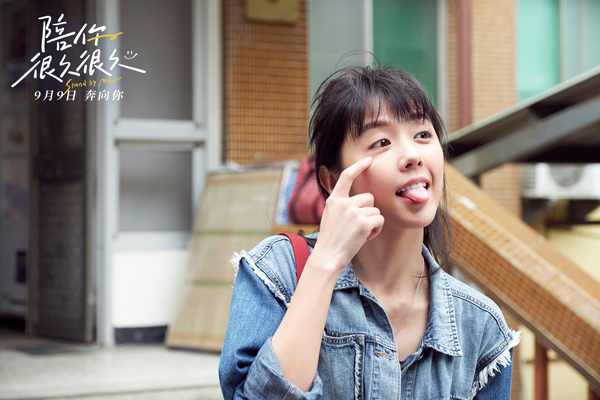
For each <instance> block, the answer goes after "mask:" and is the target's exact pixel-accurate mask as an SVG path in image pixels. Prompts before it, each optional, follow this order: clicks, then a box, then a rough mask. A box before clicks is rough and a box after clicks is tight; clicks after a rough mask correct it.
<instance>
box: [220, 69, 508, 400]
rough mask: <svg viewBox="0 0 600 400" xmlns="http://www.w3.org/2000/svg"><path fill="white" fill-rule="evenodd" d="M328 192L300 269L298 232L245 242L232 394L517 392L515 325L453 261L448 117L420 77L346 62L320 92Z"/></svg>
mask: <svg viewBox="0 0 600 400" xmlns="http://www.w3.org/2000/svg"><path fill="white" fill-rule="evenodd" d="M313 105H314V114H313V117H312V119H311V123H310V128H311V144H312V146H313V148H314V154H315V160H316V167H317V174H318V181H319V184H320V189H321V192H322V194H323V196H324V198H325V199H326V207H325V211H324V213H323V217H322V220H321V225H320V231H319V232H318V233H315V234H312V235H309V236H308V238H309V239H311V238H312V239H316V244H315V245H314V248H312V249H311V255H310V257H309V258H308V261H307V263H306V266H305V268H304V271H303V273H302V276H301V279H300V280H299V281H297V279H296V267H295V260H294V254H293V250H292V247H291V244H290V242H289V240H288V239H287V238H286V237H284V236H272V237H270V238H267V239H265V240H264V241H262V242H261V243H260V244H259V245H258V246H256V247H255V248H254V249H252V250H251V251H249V252H247V253H246V252H244V251H242V252H241V254H239V255H238V254H236V255H235V257H234V259H233V260H232V262H233V263H234V265H235V266H236V267H239V270H238V272H237V276H236V280H235V285H234V289H233V297H232V302H231V311H230V316H229V325H228V328H227V335H226V337H225V343H224V347H223V352H222V356H221V363H220V366H219V374H220V380H221V388H222V391H223V394H224V397H225V399H261V400H264V399H286V400H288V399H290V400H291V399H294V400H300V399H339V400H348V399H385V400H387V399H473V398H476V399H494V400H498V399H509V398H510V383H511V371H512V369H511V360H512V348H513V347H514V346H516V345H517V344H518V342H519V333H518V332H513V331H511V330H510V329H509V328H508V327H507V325H506V322H505V321H504V318H503V316H502V313H501V312H500V310H499V309H498V307H497V306H496V304H494V303H493V302H492V301H491V300H490V299H488V298H487V297H485V296H484V295H482V294H481V293H479V292H477V291H475V290H474V289H472V288H470V287H469V286H467V285H465V284H463V283H461V282H459V281H457V280H456V279H454V278H453V277H451V276H449V275H448V274H446V273H445V272H444V271H443V270H442V269H441V268H440V267H439V265H438V263H439V264H441V265H445V263H446V262H447V260H448V255H449V253H450V248H451V244H452V233H451V230H450V225H449V222H448V216H447V213H446V211H445V204H446V203H445V199H444V198H445V181H444V150H443V146H442V144H441V143H442V139H443V137H444V129H443V125H442V121H441V118H440V116H439V115H438V113H437V112H436V110H435V109H434V108H433V106H432V105H431V103H430V101H429V99H428V97H427V94H426V92H425V90H424V89H423V87H422V86H421V85H420V84H419V83H418V82H417V81H416V80H415V79H414V78H413V77H412V76H410V75H408V74H406V73H404V72H400V71H395V70H389V69H386V68H370V67H348V68H345V69H342V70H340V71H338V72H336V73H334V74H333V75H332V76H330V77H329V78H328V79H327V80H326V81H325V82H324V83H323V84H322V85H321V88H320V90H319V93H318V95H317V97H316V99H315V101H314V102H313Z"/></svg>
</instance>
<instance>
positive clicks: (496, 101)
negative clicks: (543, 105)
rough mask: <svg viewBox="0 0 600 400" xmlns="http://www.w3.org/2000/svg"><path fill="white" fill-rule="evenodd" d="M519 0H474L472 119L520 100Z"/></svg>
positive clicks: (472, 17)
mask: <svg viewBox="0 0 600 400" xmlns="http://www.w3.org/2000/svg"><path fill="white" fill-rule="evenodd" d="M516 16H517V10H516V1H515V0H504V1H488V0H472V1H471V88H472V94H471V98H472V104H471V112H472V114H471V115H472V121H473V122H477V121H480V120H482V119H483V118H486V117H489V116H490V115H493V114H495V113H497V112H499V111H502V110H504V109H505V108H507V107H510V106H512V105H514V104H515V103H516V102H517V82H516V70H517V64H516V28H517V25H516Z"/></svg>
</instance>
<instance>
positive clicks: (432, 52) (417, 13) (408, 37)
mask: <svg viewBox="0 0 600 400" xmlns="http://www.w3.org/2000/svg"><path fill="white" fill-rule="evenodd" d="M373 51H374V53H375V55H376V56H377V57H379V58H380V59H382V60H383V61H384V62H385V63H391V64H395V65H397V66H399V67H401V68H402V69H404V70H406V71H407V72H409V73H411V74H413V75H414V76H415V77H416V78H417V79H418V80H419V81H420V82H421V83H422V84H423V86H425V88H426V89H427V91H428V92H429V94H430V96H431V100H432V102H433V103H434V104H435V103H436V102H437V0H421V1H409V0H405V1H398V0H373Z"/></svg>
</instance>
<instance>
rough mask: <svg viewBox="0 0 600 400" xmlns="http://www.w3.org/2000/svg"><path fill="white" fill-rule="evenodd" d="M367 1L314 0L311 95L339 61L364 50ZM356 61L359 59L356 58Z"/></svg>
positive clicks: (311, 23)
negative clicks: (364, 12)
mask: <svg viewBox="0 0 600 400" xmlns="http://www.w3.org/2000/svg"><path fill="white" fill-rule="evenodd" d="M363 8H364V6H363V0H313V1H311V2H310V5H309V7H308V11H309V13H310V15H309V20H310V24H309V35H310V95H311V98H312V97H313V96H314V94H315V92H316V91H317V88H318V87H319V85H320V84H321V82H323V80H324V79H325V78H327V76H328V75H329V74H330V73H332V72H333V70H334V67H335V65H336V63H337V62H338V60H339V59H340V58H341V57H342V56H343V55H344V54H346V53H348V52H350V51H353V50H362V41H363V25H364V23H363ZM352 61H354V62H356V61H357V58H356V57H354V58H353V59H352Z"/></svg>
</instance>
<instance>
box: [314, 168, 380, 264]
mask: <svg viewBox="0 0 600 400" xmlns="http://www.w3.org/2000/svg"><path fill="white" fill-rule="evenodd" d="M372 162H373V159H372V158H371V157H367V158H364V159H362V160H360V161H358V162H356V163H355V164H353V165H351V166H350V167H348V168H346V169H345V170H344V171H342V173H341V174H340V177H339V179H338V181H337V183H336V184H335V187H334V188H333V190H332V191H331V193H330V195H329V198H328V199H327V201H326V202H325V210H324V211H323V216H322V218H321V228H320V232H319V239H318V241H317V244H316V245H315V249H314V251H313V253H315V252H317V254H318V256H319V257H322V260H327V262H328V264H330V263H332V265H334V266H335V267H336V268H337V269H339V270H340V271H341V270H342V269H343V268H344V267H345V266H346V265H348V263H349V262H350V261H351V260H352V258H353V257H354V256H355V255H356V253H358V251H359V250H360V248H361V247H362V246H363V245H364V244H365V242H366V241H368V240H371V239H373V238H374V237H375V236H377V235H378V234H379V232H380V231H381V228H382V227H383V223H384V219H383V216H382V215H381V213H380V212H379V209H378V208H377V207H375V206H374V204H375V198H374V197H373V195H372V194H371V193H361V194H357V195H354V196H350V188H351V187H352V183H353V182H354V179H356V177H357V176H358V175H360V174H361V173H362V172H363V171H364V170H366V169H367V168H368V167H369V166H370V165H371V163H372Z"/></svg>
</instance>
